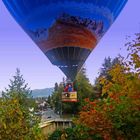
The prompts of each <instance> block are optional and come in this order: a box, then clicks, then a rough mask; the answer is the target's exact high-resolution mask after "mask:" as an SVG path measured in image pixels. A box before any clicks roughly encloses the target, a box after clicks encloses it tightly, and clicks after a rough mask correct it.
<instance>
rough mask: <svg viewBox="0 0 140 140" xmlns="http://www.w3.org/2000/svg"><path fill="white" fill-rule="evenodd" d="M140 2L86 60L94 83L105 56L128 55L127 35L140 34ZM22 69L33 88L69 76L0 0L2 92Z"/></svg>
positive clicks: (134, 1) (134, 0)
mask: <svg viewBox="0 0 140 140" xmlns="http://www.w3.org/2000/svg"><path fill="white" fill-rule="evenodd" d="M139 5H140V0H128V2H127V4H126V6H125V7H124V9H123V10H122V12H121V13H120V15H119V16H118V18H117V19H116V21H115V22H114V23H113V25H112V26H111V27H110V29H109V30H108V31H107V33H106V34H105V35H104V37H103V38H102V39H101V41H100V42H99V44H98V45H97V46H96V48H95V49H94V50H93V51H92V53H91V54H90V56H89V57H88V59H87V60H86V63H85V67H86V69H87V76H88V78H89V79H90V82H91V83H92V84H93V83H94V80H95V78H96V77H97V76H98V73H99V71H100V68H101V66H102V63H103V61H104V58H105V57H108V56H110V57H111V58H114V57H116V56H117V55H118V54H121V55H126V51H125V47H124V44H125V43H126V39H125V38H126V36H127V35H130V36H133V35H134V34H135V33H137V32H140V14H139V13H140V9H139ZM16 68H20V70H21V73H22V74H23V77H24V79H25V80H26V82H27V83H28V84H29V86H30V87H31V89H42V88H49V87H53V86H54V84H55V82H58V83H59V82H61V81H62V78H63V77H64V76H65V75H64V74H63V73H62V72H61V70H60V69H59V68H57V67H56V66H54V65H52V64H51V62H50V61H49V60H48V58H46V56H45V55H44V54H43V53H42V52H41V50H40V49H39V48H38V47H37V46H36V44H35V43H34V42H33V41H32V40H31V39H30V38H29V36H28V35H27V34H26V33H25V32H24V31H23V30H22V29H21V27H20V26H19V25H18V24H17V23H16V21H15V20H14V19H13V18H12V16H11V15H10V14H9V12H8V11H7V9H6V8H5V6H4V4H3V3H2V0H0V91H1V90H4V88H5V87H7V86H8V84H9V83H10V82H9V79H12V76H14V75H15V71H16Z"/></svg>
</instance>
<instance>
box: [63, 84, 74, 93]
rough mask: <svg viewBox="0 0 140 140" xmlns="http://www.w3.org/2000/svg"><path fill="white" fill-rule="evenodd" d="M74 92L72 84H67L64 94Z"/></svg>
mask: <svg viewBox="0 0 140 140" xmlns="http://www.w3.org/2000/svg"><path fill="white" fill-rule="evenodd" d="M72 91H73V87H72V85H71V84H67V85H66V86H65V88H64V92H72Z"/></svg>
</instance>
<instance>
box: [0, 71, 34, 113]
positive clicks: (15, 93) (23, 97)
mask: <svg viewBox="0 0 140 140" xmlns="http://www.w3.org/2000/svg"><path fill="white" fill-rule="evenodd" d="M31 92H32V91H31V90H30V88H28V83H25V80H24V79H23V75H22V74H21V73H20V70H19V69H18V68H17V69H16V73H15V76H13V79H10V84H9V85H8V88H6V89H5V91H3V92H2V96H3V98H7V99H8V98H9V99H10V98H14V97H16V98H18V99H19V102H20V104H21V105H22V106H23V107H24V108H26V109H27V110H29V108H32V107H35V102H34V99H33V98H32V96H31Z"/></svg>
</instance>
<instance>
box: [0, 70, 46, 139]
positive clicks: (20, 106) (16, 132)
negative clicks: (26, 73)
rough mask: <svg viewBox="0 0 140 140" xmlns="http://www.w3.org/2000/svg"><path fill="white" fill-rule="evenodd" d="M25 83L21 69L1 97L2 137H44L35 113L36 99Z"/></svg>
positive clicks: (0, 121)
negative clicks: (32, 96)
mask: <svg viewBox="0 0 140 140" xmlns="http://www.w3.org/2000/svg"><path fill="white" fill-rule="evenodd" d="M27 85H28V84H25V80H24V79H23V76H22V75H21V74H20V70H19V69H17V70H16V75H15V76H14V80H10V85H8V87H9V88H8V89H6V90H5V91H4V92H3V96H2V98H1V99H0V116H1V117H0V139H4V140H5V139H6V140H29V139H33V140H38V139H43V138H42V136H41V132H40V129H39V127H38V122H39V119H38V118H37V117H36V116H35V115H34V110H33V108H34V103H35V102H34V100H33V99H32V98H31V91H30V89H29V88H28V87H27Z"/></svg>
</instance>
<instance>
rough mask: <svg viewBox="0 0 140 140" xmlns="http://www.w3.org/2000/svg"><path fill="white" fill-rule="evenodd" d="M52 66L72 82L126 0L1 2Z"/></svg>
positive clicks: (24, 0) (17, 0) (20, 0)
mask: <svg viewBox="0 0 140 140" xmlns="http://www.w3.org/2000/svg"><path fill="white" fill-rule="evenodd" d="M3 2H4V4H5V6H6V7H7V9H8V10H9V12H10V13H11V15H12V16H13V17H14V18H15V20H16V21H17V22H18V24H19V25H20V26H21V27H22V28H23V29H24V31H25V32H26V33H27V34H28V35H29V36H30V37H31V39H32V40H33V41H34V42H35V43H36V44H37V46H38V47H39V48H40V49H41V50H42V52H43V53H44V54H45V55H46V56H47V57H48V59H49V60H50V61H51V63H52V64H53V65H56V66H58V67H59V68H60V69H61V70H62V71H63V73H64V74H65V75H66V76H67V78H68V79H71V80H72V81H73V80H74V79H75V77H76V75H77V73H78V71H79V70H80V68H81V67H82V65H83V64H84V62H85V60H86V59H87V57H88V56H89V54H90V53H91V51H92V50H93V49H94V48H95V47H96V45H97V44H98V42H99V41H100V39H101V38H102V37H103V35H104V34H105V32H106V31H107V30H108V29H109V27H110V26H111V25H112V23H113V22H114V21H115V19H116V18H117V16H118V15H119V13H120V12H121V10H122V9H123V7H124V6H125V4H126V2H127V0H3Z"/></svg>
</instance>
